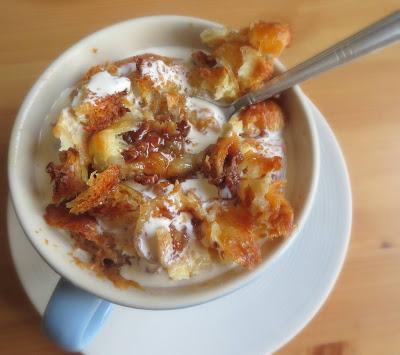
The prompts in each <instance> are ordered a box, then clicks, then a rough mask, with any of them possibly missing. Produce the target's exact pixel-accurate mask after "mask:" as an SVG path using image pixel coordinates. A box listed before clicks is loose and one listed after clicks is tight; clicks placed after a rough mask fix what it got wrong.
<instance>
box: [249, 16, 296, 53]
mask: <svg viewBox="0 0 400 355" xmlns="http://www.w3.org/2000/svg"><path fill="white" fill-rule="evenodd" d="M290 40H291V33H290V28H289V26H288V25H287V24H283V23H279V22H264V21H258V22H254V23H253V24H252V25H251V26H250V30H249V42H250V44H251V45H252V46H253V47H254V48H255V49H257V50H259V51H260V52H261V53H263V54H268V55H271V56H273V57H278V56H279V55H280V54H281V53H282V51H283V50H284V49H285V48H286V47H287V46H288V45H289V43H290Z"/></svg>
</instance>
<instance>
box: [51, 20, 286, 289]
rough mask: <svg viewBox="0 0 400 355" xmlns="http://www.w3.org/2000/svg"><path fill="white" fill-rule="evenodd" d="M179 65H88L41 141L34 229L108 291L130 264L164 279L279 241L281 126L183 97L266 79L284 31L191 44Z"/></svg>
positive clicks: (221, 33) (221, 31)
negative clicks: (42, 164) (47, 139)
mask: <svg viewBox="0 0 400 355" xmlns="http://www.w3.org/2000/svg"><path fill="white" fill-rule="evenodd" d="M201 39H202V41H203V42H204V44H205V45H206V46H207V47H208V48H209V50H208V51H207V52H206V51H200V50H199V51H193V53H192V55H191V57H190V58H170V57H165V56H160V55H156V54H152V53H147V54H142V55H136V56H133V57H130V58H127V59H123V60H120V61H117V62H113V63H106V64H104V65H96V66H94V67H92V68H90V69H89V70H88V71H87V73H86V74H85V75H84V76H83V77H82V78H81V80H80V81H79V82H78V83H77V85H76V87H75V88H74V89H73V90H72V91H71V95H70V100H69V105H68V106H67V107H65V108H64V109H63V110H62V111H61V112H60V114H59V116H58V118H57V120H56V122H55V123H54V127H53V129H52V132H53V135H54V136H55V137H56V138H58V139H59V142H60V149H59V150H60V151H59V160H58V161H54V162H50V163H49V164H48V166H47V172H48V174H49V176H50V178H51V181H52V186H53V197H52V201H51V203H50V204H49V205H48V207H47V209H46V212H45V215H44V218H45V219H46V221H47V223H48V224H49V225H51V226H54V227H58V228H61V229H64V230H66V231H67V232H68V233H69V235H70V237H71V238H72V240H73V243H74V247H75V251H76V253H74V255H75V259H76V260H77V262H79V264H80V265H84V266H87V267H89V268H91V269H92V270H94V271H95V272H96V273H97V274H98V275H103V276H106V277H108V278H109V279H110V280H112V281H113V282H114V284H116V285H117V286H120V287H124V286H129V285H136V283H135V282H134V280H131V277H130V278H128V277H126V276H125V275H124V273H123V272H122V271H123V269H124V268H125V267H127V266H132V265H135V266H137V267H140V269H141V270H146V271H147V272H148V273H149V277H151V274H152V273H166V274H167V275H168V276H169V278H171V279H174V280H182V279H188V278H190V277H192V276H195V275H196V274H198V273H199V272H200V271H201V272H205V273H206V272H207V270H208V269H209V268H210V267H211V266H212V265H214V264H227V265H238V266H239V267H244V268H248V269H251V268H253V267H255V266H256V265H257V264H259V263H260V262H261V246H262V245H263V243H268V241H269V240H271V239H273V238H284V237H287V236H289V234H290V233H291V231H292V228H293V210H292V207H291V205H290V203H289V202H288V201H287V200H286V198H285V196H284V185H285V182H284V175H285V146H284V141H283V138H282V130H283V129H284V124H285V117H284V112H283V110H282V108H281V107H280V104H279V102H278V100H275V99H270V100H267V101H265V102H262V103H259V104H255V105H252V106H250V107H248V108H245V109H243V110H241V111H240V112H239V113H237V114H235V115H234V116H233V117H231V118H230V119H229V120H227V121H225V119H224V118H223V117H221V116H220V114H219V113H218V111H217V110H215V108H213V106H212V105H207V104H206V103H205V102H204V101H203V100H199V99H196V98H195V97H209V98H212V99H214V100H221V101H224V102H231V101H233V100H235V99H237V98H238V97H240V96H241V95H243V94H245V93H246V92H248V91H250V90H254V89H257V88H259V87H260V86H261V85H263V84H264V83H265V82H266V81H267V80H269V79H270V78H271V77H272V76H273V75H274V66H273V58H276V57H277V56H279V55H280V53H281V52H282V50H283V49H284V48H285V47H286V46H287V45H288V44H289V42H290V31H289V28H288V27H287V26H286V25H284V24H280V23H266V22H262V21H259V22H255V23H253V24H251V25H250V27H248V28H244V29H241V30H231V29H228V28H211V29H207V30H205V31H204V32H202V33H201Z"/></svg>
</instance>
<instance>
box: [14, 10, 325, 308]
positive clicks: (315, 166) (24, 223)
mask: <svg viewBox="0 0 400 355" xmlns="http://www.w3.org/2000/svg"><path fill="white" fill-rule="evenodd" d="M149 20H157V21H163V20H179V21H185V22H191V23H196V24H203V25H206V26H213V27H215V26H222V25H221V24H220V23H217V22H213V21H209V20H206V19H202V18H197V17H191V16H180V15H155V16H143V17H137V18H132V19H128V20H125V21H121V22H117V23H114V24H112V25H109V26H106V27H103V28H101V29H99V30H97V31H95V32H92V33H90V34H89V35H87V36H85V37H83V38H82V39H80V40H79V41H78V42H76V43H75V44H73V45H72V46H70V47H69V48H67V49H66V50H65V51H63V52H62V53H61V54H60V55H59V56H58V57H57V58H56V59H55V60H54V61H52V63H51V64H50V65H49V66H48V67H47V68H46V69H45V70H44V72H43V73H42V74H41V75H40V76H39V78H38V79H37V80H36V81H35V83H34V84H33V86H32V87H31V88H30V90H29V92H28V94H27V95H26V96H25V98H24V100H23V102H22V104H21V106H20V109H19V110H18V113H17V116H16V119H15V121H14V124H13V128H12V131H11V138H10V141H9V149H8V164H7V165H8V167H7V177H8V183H9V188H10V196H11V201H12V204H13V206H14V209H15V211H16V216H17V218H18V221H19V222H20V224H21V227H22V229H23V231H24V233H25V235H26V236H27V237H28V240H29V241H30V243H31V244H32V245H33V247H34V249H35V250H36V251H37V252H38V253H39V255H40V256H41V257H42V259H43V260H44V261H45V262H46V263H47V264H48V265H49V266H50V267H51V268H52V269H53V270H55V272H56V273H58V274H59V275H60V276H61V277H62V278H65V279H67V280H68V281H69V282H71V283H72V284H74V285H75V286H77V287H79V288H82V289H84V290H86V291H88V292H90V293H92V294H94V295H96V296H97V297H99V298H102V299H105V300H107V301H110V302H112V303H115V304H119V305H122V306H126V307H131V308H138V309H148V310H169V309H179V308H186V307H191V306H195V305H198V304H202V303H206V302H209V301H212V300H214V299H217V298H220V297H222V296H225V295H227V294H230V293H232V292H234V291H236V290H238V289H240V288H242V287H244V286H246V285H247V284H248V283H250V282H252V281H254V280H255V279H257V278H258V277H259V276H260V275H261V274H262V273H264V272H265V271H266V270H267V269H268V268H269V266H271V265H272V264H273V263H274V262H276V261H277V260H278V259H279V258H280V257H281V256H282V255H283V254H284V253H285V252H286V251H287V250H288V249H289V247H290V245H291V244H292V242H293V240H294V239H295V238H296V237H297V235H298V234H299V233H300V231H301V230H302V227H303V226H304V223H305V221H306V220H307V218H308V215H309V212H310V210H311V207H312V203H313V200H314V197H315V194H316V190H317V183H318V177H319V165H320V161H319V155H320V152H319V142H318V135H317V130H316V126H315V122H314V120H313V116H312V112H311V110H310V108H309V106H308V104H307V102H306V97H305V95H304V94H303V93H302V91H301V89H300V88H299V87H298V86H297V85H296V86H294V87H293V88H291V89H289V90H293V92H294V95H295V96H296V98H297V99H298V103H299V106H300V108H301V109H302V111H303V116H304V118H305V119H306V121H307V126H308V129H309V131H310V137H311V142H310V143H311V147H312V149H311V150H312V157H310V160H311V165H312V173H311V182H310V188H309V191H308V194H307V196H306V198H305V202H304V206H303V208H302V209H301V210H300V211H299V213H298V222H297V225H296V227H295V230H293V232H292V233H291V235H290V237H289V238H288V239H286V240H285V241H284V242H283V243H281V245H280V246H279V247H278V248H277V250H275V251H274V252H273V253H272V255H270V256H268V258H267V259H265V260H263V262H262V263H261V264H260V265H259V266H258V267H257V268H256V269H255V270H251V271H249V272H247V273H246V274H245V276H243V277H240V278H238V279H237V280H233V281H232V280H231V281H229V282H227V284H226V285H224V286H223V287H222V288H221V289H217V290H216V289H215V288H212V289H210V292H208V293H206V294H204V295H203V297H200V295H194V296H193V295H192V296H190V297H189V298H190V299H189V301H186V302H177V304H175V305H174V306H166V307H164V306H162V305H161V306H160V307H155V306H146V305H144V304H139V303H135V302H132V303H127V302H123V301H121V300H119V299H118V298H113V297H110V296H105V295H104V294H102V292H100V291H99V290H97V289H96V290H93V288H91V287H89V286H87V285H86V284H84V283H83V282H78V281H77V280H75V279H76V278H75V279H74V278H73V277H72V276H71V275H66V273H65V272H64V270H63V269H62V267H60V265H58V264H56V263H52V262H51V261H50V260H48V258H47V257H46V253H45V252H43V251H42V247H41V244H40V243H39V242H38V241H37V239H35V238H34V235H33V232H32V228H29V221H28V220H27V218H24V217H23V216H22V215H23V213H22V211H21V206H20V204H19V203H18V200H17V199H16V195H17V194H18V186H19V184H18V181H19V180H18V179H14V178H13V177H14V176H15V174H17V171H15V170H16V169H14V167H13V166H12V162H13V160H14V159H15V154H16V148H17V145H18V144H17V143H18V141H19V139H20V131H21V130H22V129H23V126H24V124H23V123H24V117H25V116H26V114H27V111H28V110H29V107H30V105H31V103H32V101H34V99H35V95H36V93H37V92H39V91H40V90H41V86H42V84H43V83H44V82H45V81H46V79H47V76H48V74H49V73H51V72H52V71H53V70H54V69H55V68H57V67H58V65H59V64H60V63H61V62H62V61H63V60H64V58H65V57H67V56H68V55H69V54H70V53H72V52H73V51H74V50H76V49H77V48H79V47H80V46H82V45H83V44H85V42H87V41H89V40H90V39H92V38H94V37H96V36H98V35H101V33H103V32H107V31H110V30H115V29H117V28H118V27H123V26H127V25H130V24H133V23H136V24H137V23H139V22H146V21H149ZM276 66H277V67H278V69H280V70H282V69H283V68H284V66H283V65H282V64H281V63H280V62H279V61H277V63H276ZM93 277H98V276H96V275H93ZM114 287H115V286H114ZM213 291H214V292H213ZM185 298H188V296H185Z"/></svg>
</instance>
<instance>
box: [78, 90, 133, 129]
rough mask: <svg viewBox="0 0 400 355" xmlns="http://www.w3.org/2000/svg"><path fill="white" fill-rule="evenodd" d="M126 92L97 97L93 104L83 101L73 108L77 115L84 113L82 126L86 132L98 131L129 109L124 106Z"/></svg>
mask: <svg viewBox="0 0 400 355" xmlns="http://www.w3.org/2000/svg"><path fill="white" fill-rule="evenodd" d="M126 94H127V93H126V92H125V91H124V92H119V93H116V94H114V95H109V96H105V97H101V98H98V99H97V100H96V101H95V102H94V104H90V103H84V104H82V105H80V106H79V107H77V108H76V109H75V113H76V114H77V115H85V116H86V121H85V123H84V128H85V130H86V131H87V132H98V131H101V130H103V129H105V128H107V127H108V126H110V125H111V124H112V123H113V122H115V121H116V120H118V119H119V118H120V117H122V116H123V115H125V114H126V113H127V112H129V111H130V110H129V109H128V108H127V107H125V106H124V102H123V98H124V96H126Z"/></svg>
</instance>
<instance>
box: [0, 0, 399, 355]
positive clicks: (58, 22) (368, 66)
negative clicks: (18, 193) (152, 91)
mask: <svg viewBox="0 0 400 355" xmlns="http://www.w3.org/2000/svg"><path fill="white" fill-rule="evenodd" d="M199 3H200V2H194V1H192V2H190V1H183V0H182V1H163V0H158V1H150V0H147V1H142V0H140V1H129V0H114V1H104V0H99V1H94V0H87V1H71V0H69V1H65V0H64V1H63V0H58V1H50V0H37V1H32V0H31V1H28V0H21V1H7V2H2V4H1V5H0V54H1V55H0V78H1V79H0V127H1V129H0V138H1V139H0V149H1V150H0V152H1V164H2V170H1V171H2V173H1V180H0V186H1V190H0V191H1V196H3V199H2V206H1V211H2V214H1V218H2V223H1V225H0V226H1V235H2V238H1V245H0V256H1V258H0V266H1V268H0V279H1V283H0V353H2V354H58V353H60V354H61V353H62V352H60V351H59V350H57V349H56V348H55V346H54V345H53V344H51V343H50V342H49V341H48V340H47V339H46V338H45V337H44V336H43V335H42V334H41V331H40V318H39V316H38V315H37V314H36V312H35V310H34V309H33V307H32V306H31V305H30V303H29V301H28V299H27V297H26V296H25V294H24V292H23V290H22V288H21V286H20V284H19V281H18V279H17V277H16V273H15V271H14V268H13V264H12V261H11V258H10V254H9V251H8V243H7V237H6V219H5V212H6V200H7V199H6V196H7V181H6V159H7V145H8V140H9V133H10V130H11V127H12V124H13V121H14V118H15V115H16V113H17V110H18V107H19V105H20V104H21V102H22V100H23V98H24V96H25V94H26V93H27V91H28V90H29V88H30V87H31V85H32V84H33V83H34V81H35V80H36V79H37V77H38V76H39V75H40V74H41V72H42V71H43V70H44V69H45V68H46V67H47V66H48V65H49V64H50V62H52V61H53V60H54V59H55V58H56V57H57V56H58V55H59V54H60V53H61V52H63V51H64V50H65V49H66V48H68V47H69V46H71V45H72V44H73V43H74V42H76V41H77V40H78V39H80V38H81V37H82V36H85V35H87V34H88V33H90V32H92V31H95V30H97V29H99V28H101V27H104V26H106V25H109V24H112V23H114V22H117V21H120V20H124V19H128V18H132V17H138V16H144V15H150V14H182V15H192V16H198V17H204V18H209V19H211V20H215V21H218V22H221V23H225V24H228V25H231V26H237V27H239V26H245V25H247V24H248V23H250V22H251V21H252V20H254V19H258V18H261V19H272V20H276V19H279V20H284V21H287V22H288V23H290V24H291V25H292V28H293V33H294V36H293V37H294V40H293V45H292V47H291V48H290V49H289V50H287V52H286V54H285V56H284V57H283V61H284V62H285V63H286V64H287V65H288V66H292V65H294V64H295V63H297V62H299V61H301V60H303V59H305V58H307V57H308V56H310V55H312V54H314V53H316V52H318V51H320V50H321V49H323V48H325V47H327V46H328V45H329V44H332V43H334V42H336V41H337V40H339V39H341V38H343V37H345V36H347V35H349V34H351V33H352V32H354V31H355V30H357V29H359V28H362V27H363V26H365V25H367V24H369V23H371V22H373V21H375V20H377V19H379V18H381V17H383V16H385V15H387V14H389V13H390V12H392V11H394V10H396V8H397V7H399V5H400V4H399V2H398V0H380V1H374V0H364V1H357V0H347V1H337V2H334V1H328V0H326V1H296V0H280V1H271V0H270V1H265V0H264V1H262V0H246V1H243V0H242V1H237V0H231V1H215V0H214V1H210V0H203V1H201V5H200V4H199ZM217 4H218V5H217ZM338 4H339V5H338ZM303 89H304V91H305V92H306V94H307V95H309V97H310V98H311V99H312V100H313V101H314V102H315V103H316V104H317V106H318V107H319V108H320V110H321V111H322V113H323V114H324V115H326V117H327V118H328V121H329V123H330V125H331V127H332V128H333V130H334V131H335V133H336V135H337V137H338V139H339V142H340V143H341V145H342V148H343V151H344V154H345V157H346V159H347V164H348V166H349V170H350V176H351V181H352V189H353V198H354V222H353V232H352V240H351V244H350V250H349V253H348V256H347V259H346V262H345V265H344V269H343V272H342V274H341V276H340V278H339V281H338V283H337V285H336V287H335V289H334V291H333V292H332V294H331V295H330V297H329V299H328V301H327V302H326V303H325V305H324V306H323V308H322V309H321V311H320V312H319V313H318V314H317V316H316V317H315V318H314V319H313V320H312V321H311V322H310V324H309V325H308V326H307V327H306V328H305V329H304V330H303V331H302V332H301V333H300V334H299V335H298V336H297V337H296V338H295V339H293V340H292V341H291V342H290V343H289V344H287V345H286V346H285V347H284V348H283V349H281V351H280V352H279V353H280V354H318V355H328V354H329V355H339V354H400V216H399V212H400V163H399V155H400V139H399V134H400V102H399V101H400V96H399V95H400V46H399V45H397V46H394V47H391V48H387V49H384V50H382V51H381V52H379V53H375V54H372V55H370V56H368V57H366V58H363V59H360V60H358V61H357V62H355V63H352V64H350V65H348V66H346V67H343V68H340V69H336V70H334V71H333V72H330V73H328V74H325V75H322V76H320V77H318V78H316V79H313V80H312V81H310V82H308V83H306V84H305V85H303Z"/></svg>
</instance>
